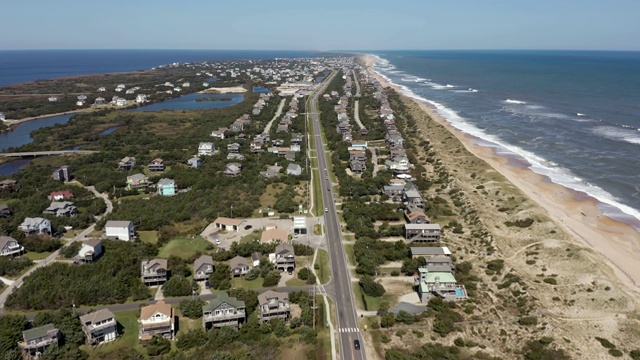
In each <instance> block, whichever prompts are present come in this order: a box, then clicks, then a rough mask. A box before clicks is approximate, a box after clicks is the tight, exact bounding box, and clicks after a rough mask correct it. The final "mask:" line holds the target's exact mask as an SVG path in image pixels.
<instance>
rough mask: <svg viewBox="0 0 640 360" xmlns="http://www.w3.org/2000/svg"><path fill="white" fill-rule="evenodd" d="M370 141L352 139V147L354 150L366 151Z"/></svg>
mask: <svg viewBox="0 0 640 360" xmlns="http://www.w3.org/2000/svg"><path fill="white" fill-rule="evenodd" d="M368 145H369V144H368V143H367V142H366V141H364V140H358V141H352V142H351V148H352V149H354V150H362V151H365V150H366V149H367V147H368Z"/></svg>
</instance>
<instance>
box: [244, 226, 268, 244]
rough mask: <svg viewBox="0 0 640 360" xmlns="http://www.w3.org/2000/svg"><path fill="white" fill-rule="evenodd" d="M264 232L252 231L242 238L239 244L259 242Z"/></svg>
mask: <svg viewBox="0 0 640 360" xmlns="http://www.w3.org/2000/svg"><path fill="white" fill-rule="evenodd" d="M263 232H264V230H262V229H255V230H253V231H252V232H251V233H250V234H249V235H247V236H245V237H243V238H242V239H240V243H241V244H244V243H252V242H255V241H260V239H261V238H262V233H263Z"/></svg>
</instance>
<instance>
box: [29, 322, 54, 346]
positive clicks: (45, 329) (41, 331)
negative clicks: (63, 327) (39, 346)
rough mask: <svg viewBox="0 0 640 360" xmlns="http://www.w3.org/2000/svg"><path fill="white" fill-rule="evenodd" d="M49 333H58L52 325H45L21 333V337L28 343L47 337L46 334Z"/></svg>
mask: <svg viewBox="0 0 640 360" xmlns="http://www.w3.org/2000/svg"><path fill="white" fill-rule="evenodd" d="M50 331H55V332H58V331H59V330H58V329H56V327H55V326H53V324H46V325H42V326H40V327H37V328H33V329H29V330H25V331H23V332H22V336H23V339H24V341H26V342H29V340H35V339H38V338H41V337H45V336H47V334H48V333H49V332H50Z"/></svg>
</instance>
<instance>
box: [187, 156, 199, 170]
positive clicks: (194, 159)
mask: <svg viewBox="0 0 640 360" xmlns="http://www.w3.org/2000/svg"><path fill="white" fill-rule="evenodd" d="M187 165H188V166H189V167H190V168H192V169H199V168H200V167H201V166H202V160H200V158H199V157H197V156H194V157H192V158H191V159H189V160H187Z"/></svg>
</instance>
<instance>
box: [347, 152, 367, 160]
mask: <svg viewBox="0 0 640 360" xmlns="http://www.w3.org/2000/svg"><path fill="white" fill-rule="evenodd" d="M353 160H356V161H362V162H364V161H367V153H366V152H365V151H363V150H351V151H349V161H353Z"/></svg>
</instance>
